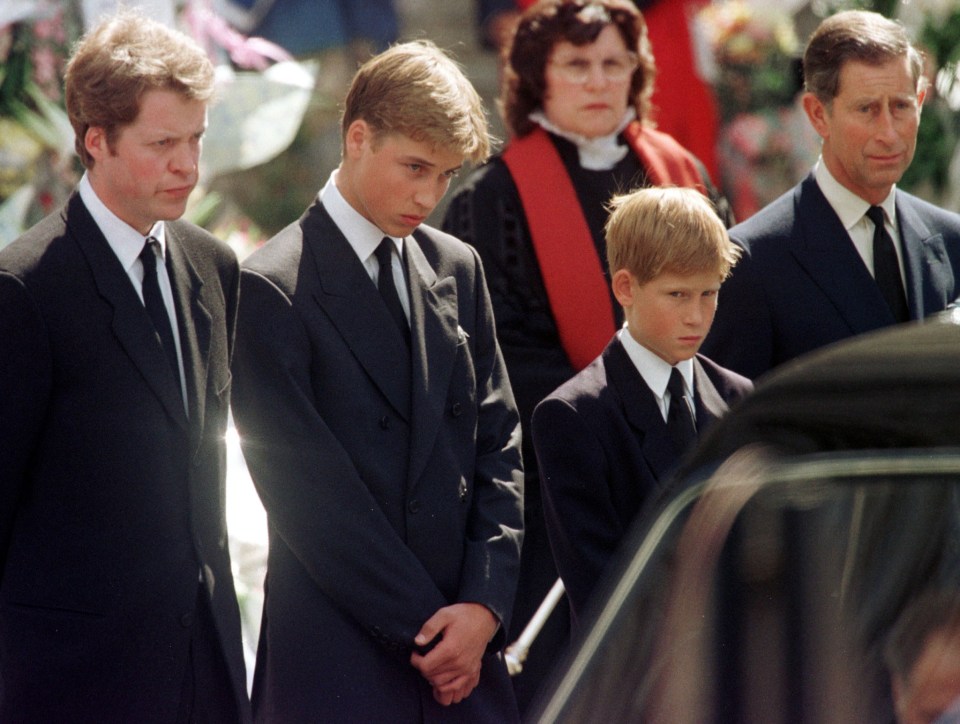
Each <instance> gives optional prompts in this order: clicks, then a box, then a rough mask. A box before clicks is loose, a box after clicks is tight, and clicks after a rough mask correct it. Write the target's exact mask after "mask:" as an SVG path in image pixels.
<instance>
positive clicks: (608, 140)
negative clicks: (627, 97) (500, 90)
mask: <svg viewBox="0 0 960 724" xmlns="http://www.w3.org/2000/svg"><path fill="white" fill-rule="evenodd" d="M529 117H530V120H531V121H533V122H534V123H536V124H538V125H539V126H540V127H541V128H543V130H545V131H548V132H549V133H552V134H553V135H555V136H560V138H565V139H567V140H568V141H570V142H571V143H572V144H574V145H575V146H576V147H577V153H578V154H579V157H580V165H581V166H583V168H585V169H588V170H590V171H608V170H610V169H611V168H613V167H614V166H616V165H617V164H618V163H619V162H620V161H621V160H622V159H623V157H624V156H626V155H627V152H628V151H629V150H630V149H628V148H627V147H626V146H624V145H623V144H621V143H620V133H621V132H622V131H623V129H624V128H626V127H627V126H628V125H630V123H631V121H633V119H634V118H636V117H637V111H636V109H635V108H633V107H632V106H630V107H628V108H627V111H626V113H624V114H623V118H622V119H621V120H620V124H619V125H618V126H617V127H616V129H615V130H614V132H613V133H611V134H609V135H606V136H598V137H597V138H587V137H586V136H581V135H580V134H579V133H569V132H568V131H564V130H562V129H560V128H558V127H557V126H556V125H554V124H553V123H551V122H550V121H549V120H548V119H547V116H546V114H544V112H543V111H542V110H537V111H534V112H533V113H531V114H530V116H529Z"/></svg>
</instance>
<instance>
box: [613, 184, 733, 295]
mask: <svg viewBox="0 0 960 724" xmlns="http://www.w3.org/2000/svg"><path fill="white" fill-rule="evenodd" d="M609 208H610V217H609V218H608V219H607V224H606V227H605V230H606V236H607V262H608V264H609V267H610V273H611V274H613V273H614V272H616V271H619V270H620V269H626V270H627V271H628V272H630V273H631V274H633V276H634V277H636V279H637V283H638V284H646V283H647V282H649V281H650V280H652V279H654V278H655V277H658V276H660V275H661V274H663V273H665V272H671V273H674V274H696V273H699V272H705V271H713V270H716V272H717V275H718V276H719V277H720V279H721V280H723V279H726V278H727V277H728V276H729V275H730V270H731V269H732V268H733V266H734V264H736V263H737V260H738V259H739V258H740V247H738V246H737V245H736V244H734V243H733V242H732V241H730V237H728V236H727V230H726V228H724V226H723V222H722V221H720V217H719V216H717V212H716V210H715V209H714V207H713V204H711V203H710V200H709V199H707V197H706V196H704V195H703V194H701V193H700V192H699V191H696V190H695V189H690V188H679V187H672V186H671V187H663V186H653V187H649V188H643V189H639V190H637V191H633V192H631V193H628V194H623V195H620V196H614V197H613V199H611V201H610V204H609Z"/></svg>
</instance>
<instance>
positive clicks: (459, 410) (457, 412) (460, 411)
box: [450, 402, 463, 417]
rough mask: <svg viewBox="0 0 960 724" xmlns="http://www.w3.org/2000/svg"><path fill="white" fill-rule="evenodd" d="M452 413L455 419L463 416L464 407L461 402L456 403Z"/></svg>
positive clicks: (451, 409)
mask: <svg viewBox="0 0 960 724" xmlns="http://www.w3.org/2000/svg"><path fill="white" fill-rule="evenodd" d="M450 413H451V414H452V415H453V416H454V417H460V415H462V414H463V405H461V404H460V403H459V402H454V403H453V407H451V408H450Z"/></svg>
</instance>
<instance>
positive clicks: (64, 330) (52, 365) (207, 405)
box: [0, 15, 250, 723]
mask: <svg viewBox="0 0 960 724" xmlns="http://www.w3.org/2000/svg"><path fill="white" fill-rule="evenodd" d="M212 90H213V67H212V65H211V64H210V62H209V61H208V60H207V58H206V55H205V54H204V53H203V51H202V50H201V49H200V48H199V47H197V46H196V44H194V43H193V42H192V41H190V40H189V39H188V38H186V37H185V36H183V35H181V34H180V33H177V32H175V31H172V30H169V29H167V28H165V27H164V26H162V25H160V24H159V23H155V22H152V21H150V20H147V19H145V18H142V17H139V16H136V15H121V16H118V17H115V18H111V19H108V20H107V21H105V22H104V23H103V24H101V25H100V26H99V27H98V28H96V29H95V30H94V31H92V32H91V33H90V34H89V35H88V36H87V37H86V38H84V39H83V41H82V42H81V43H80V45H79V46H78V48H77V51H76V53H75V54H74V57H73V58H72V59H71V62H70V65H69V67H68V69H67V79H66V99H67V110H68V113H69V115H70V119H71V122H72V123H73V125H74V129H75V131H76V137H77V138H76V146H77V151H78V153H79V154H80V156H81V159H82V161H83V163H84V165H85V166H86V169H87V171H86V174H85V175H84V177H83V179H82V180H81V181H80V185H79V189H78V191H77V193H75V194H74V195H73V197H72V198H71V199H70V200H69V201H68V202H67V204H66V205H65V207H64V208H63V209H61V210H60V211H59V212H57V213H55V214H53V215H52V216H50V217H48V218H47V219H45V220H44V221H42V222H40V223H39V224H38V225H37V226H35V227H34V228H32V229H31V230H29V231H28V232H27V233H26V234H25V235H24V236H23V237H22V238H21V239H19V240H18V241H15V242H13V243H12V244H11V245H10V246H8V247H7V248H6V249H4V250H3V251H2V252H0V721H5V722H7V721H9V722H53V721H60V722H66V721H90V722H94V721H96V722H133V721H136V722H158V723H159V722H163V723H170V722H181V721H182V722H188V721H203V722H224V723H227V722H229V723H233V722H237V721H246V720H249V719H250V713H249V702H248V701H247V695H246V686H245V675H244V665H243V653H242V649H241V641H240V619H239V611H238V607H237V599H236V595H235V593H234V588H233V581H232V578H231V568H230V557H229V553H228V549H227V533H226V526H225V513H224V482H225V470H224V461H225V455H224V452H225V451H224V440H223V436H224V432H225V429H226V422H227V405H228V401H229V390H230V368H229V364H230V356H231V350H232V346H233V328H234V320H235V315H236V307H237V287H238V282H239V270H238V268H237V262H236V258H235V256H234V255H233V253H232V252H231V251H230V250H229V248H227V247H226V246H225V245H224V244H222V243H220V242H218V241H217V240H215V239H213V238H212V237H211V236H210V235H209V234H207V233H206V232H204V231H203V230H201V229H199V228H197V227H195V226H193V225H191V224H187V223H185V222H180V221H176V219H178V218H179V217H180V216H181V214H182V213H183V211H184V208H185V206H186V201H187V196H188V195H189V193H190V191H191V190H192V189H193V187H194V185H195V184H196V182H197V162H198V159H199V153H200V139H201V137H202V135H203V133H204V129H205V127H206V107H207V101H208V99H209V97H210V94H211V93H212Z"/></svg>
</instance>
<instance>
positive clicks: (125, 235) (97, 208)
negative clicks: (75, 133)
mask: <svg viewBox="0 0 960 724" xmlns="http://www.w3.org/2000/svg"><path fill="white" fill-rule="evenodd" d="M78 191H79V193H80V199H81V200H82V201H83V204H84V206H86V207H87V211H89V212H90V215H91V216H92V217H93V220H94V221H95V222H96V223H97V226H98V227H100V231H101V232H103V236H104V237H105V238H106V240H107V244H109V245H110V248H111V249H113V253H114V254H116V255H117V258H118V259H119V260H120V264H121V265H122V266H123V269H124V271H127V272H129V271H130V268H131V267H132V266H133V264H134V262H136V261H137V259H138V258H139V256H140V252H141V251H143V244H144V241H145V240H146V237H144V236H143V234H141V233H140V232H139V231H137V230H136V229H134V228H133V227H132V226H130V224H128V223H127V222H125V221H123V220H121V219H120V217H119V216H117V215H116V214H115V213H113V212H112V211H111V210H110V209H109V208H107V205H106V204H104V203H103V201H101V200H100V197H99V196H97V192H96V191H94V190H93V185H92V184H91V183H90V179H89V177H88V176H87V174H83V176H82V177H81V178H80V184H79V186H78ZM148 236H152V237H154V238H155V239H156V240H157V241H158V242H160V249H161V251H162V252H163V256H164V258H166V252H167V245H166V242H167V240H166V228H165V226H164V223H163V222H162V221H158V222H156V223H155V224H154V225H153V229H151V230H150V233H149V234H148Z"/></svg>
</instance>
